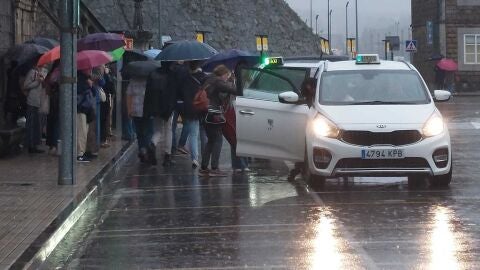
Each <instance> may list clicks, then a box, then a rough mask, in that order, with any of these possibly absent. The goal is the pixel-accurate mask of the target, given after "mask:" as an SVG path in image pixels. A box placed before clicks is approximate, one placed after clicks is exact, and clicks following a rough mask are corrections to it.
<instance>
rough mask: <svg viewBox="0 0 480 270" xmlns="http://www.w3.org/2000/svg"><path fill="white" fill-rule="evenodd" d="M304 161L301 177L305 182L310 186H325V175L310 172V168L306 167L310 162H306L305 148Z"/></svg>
mask: <svg viewBox="0 0 480 270" xmlns="http://www.w3.org/2000/svg"><path fill="white" fill-rule="evenodd" d="M304 160H305V162H303V170H302V174H303V178H304V179H305V182H307V184H308V185H309V186H310V187H312V188H323V187H324V186H325V181H326V179H327V178H326V177H325V176H321V175H316V174H312V173H311V172H310V168H309V167H308V166H309V164H310V162H308V155H307V151H306V150H305V159H304Z"/></svg>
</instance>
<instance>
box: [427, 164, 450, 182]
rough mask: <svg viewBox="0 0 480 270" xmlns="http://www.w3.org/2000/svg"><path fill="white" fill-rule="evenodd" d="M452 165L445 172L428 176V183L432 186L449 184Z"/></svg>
mask: <svg viewBox="0 0 480 270" xmlns="http://www.w3.org/2000/svg"><path fill="white" fill-rule="evenodd" d="M452 167H453V164H452V166H451V167H450V171H449V172H448V173H447V174H444V175H435V176H430V178H429V179H428V180H429V182H430V185H431V186H434V187H448V185H450V182H452Z"/></svg>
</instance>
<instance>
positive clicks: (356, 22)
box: [355, 0, 360, 53]
mask: <svg viewBox="0 0 480 270" xmlns="http://www.w3.org/2000/svg"><path fill="white" fill-rule="evenodd" d="M358 43H360V42H359V40H358V0H355V51H356V52H357V53H358Z"/></svg>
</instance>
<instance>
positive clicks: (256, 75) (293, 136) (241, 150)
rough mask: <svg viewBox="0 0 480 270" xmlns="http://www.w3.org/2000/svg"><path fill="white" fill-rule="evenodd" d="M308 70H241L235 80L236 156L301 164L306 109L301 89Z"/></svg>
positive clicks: (303, 148) (288, 68)
mask: <svg viewBox="0 0 480 270" xmlns="http://www.w3.org/2000/svg"><path fill="white" fill-rule="evenodd" d="M308 74H309V70H307V69H301V68H290V67H280V68H275V69H258V68H250V69H242V71H241V76H239V78H237V87H238V88H239V89H238V90H239V91H240V96H238V97H237V100H236V109H235V110H236V120H237V155H239V156H248V157H259V158H266V159H280V160H289V161H296V162H298V161H303V160H304V153H305V130H306V121H307V114H308V110H309V109H308V107H307V105H306V104H305V102H303V97H302V96H301V94H300V91H299V89H300V86H301V84H302V83H303V81H304V80H305V78H306V77H307V76H308Z"/></svg>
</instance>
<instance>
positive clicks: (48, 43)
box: [25, 37, 60, 49]
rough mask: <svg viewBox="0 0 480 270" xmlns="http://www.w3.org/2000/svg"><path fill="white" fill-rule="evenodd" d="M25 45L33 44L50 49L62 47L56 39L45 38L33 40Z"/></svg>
mask: <svg viewBox="0 0 480 270" xmlns="http://www.w3.org/2000/svg"><path fill="white" fill-rule="evenodd" d="M25 43H32V44H37V45H40V46H43V47H45V48H48V49H53V48H54V47H56V46H58V45H60V43H59V42H58V41H56V40H54V39H51V38H44V37H36V38H34V39H31V40H29V41H27V42H25Z"/></svg>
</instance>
